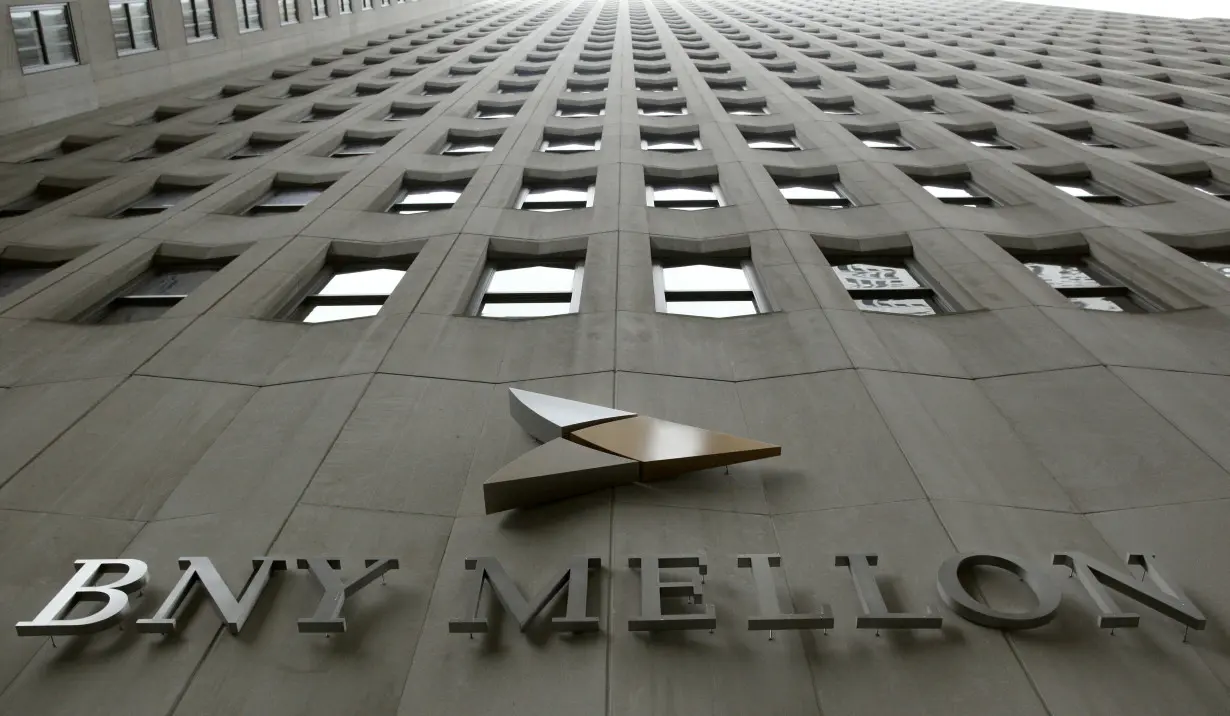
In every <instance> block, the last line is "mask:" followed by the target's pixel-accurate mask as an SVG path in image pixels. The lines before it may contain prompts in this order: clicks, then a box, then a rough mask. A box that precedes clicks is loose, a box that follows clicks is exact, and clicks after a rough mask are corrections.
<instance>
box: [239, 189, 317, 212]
mask: <svg viewBox="0 0 1230 716" xmlns="http://www.w3.org/2000/svg"><path fill="white" fill-rule="evenodd" d="M327 188H329V187H328V185H327V184H326V185H317V186H304V185H299V184H277V183H275V184H274V185H273V188H272V189H270V190H269V191H268V192H266V193H265V195H264V196H262V197H261V198H260V199H258V200H257V201H256V203H255V204H253V205H252V206H250V207H248V210H247V211H245V212H244V214H245V215H247V216H269V215H271V214H293V213H294V212H296V211H299V210H300V209H302V208H303V207H305V206H307V205H308V204H309V203H311V201H312V200H313V199H315V198H316V197H318V196H320V195H321V194H323V193H324V191H325V189H327Z"/></svg>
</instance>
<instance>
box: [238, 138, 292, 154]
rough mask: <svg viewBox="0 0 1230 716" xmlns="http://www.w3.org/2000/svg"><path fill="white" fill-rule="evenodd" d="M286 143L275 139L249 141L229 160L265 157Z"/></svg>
mask: <svg viewBox="0 0 1230 716" xmlns="http://www.w3.org/2000/svg"><path fill="white" fill-rule="evenodd" d="M285 145H286V142H284V141H279V140H274V139H256V138H252V139H249V140H248V142H247V144H244V145H243V146H242V147H240V148H239V149H237V150H235V152H234V153H233V154H231V155H230V156H229V157H227V159H250V158H251V157H263V156H265V155H266V154H270V153H272V152H274V151H276V150H278V149H280V148H281V147H283V146H285Z"/></svg>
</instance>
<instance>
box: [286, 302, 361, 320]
mask: <svg viewBox="0 0 1230 716" xmlns="http://www.w3.org/2000/svg"><path fill="white" fill-rule="evenodd" d="M377 313H380V304H378V303H369V304H364V305H361V306H315V307H314V308H312V310H311V311H308V314H307V315H306V316H304V317H303V322H304V323H328V322H330V321H344V320H346V319H347V318H366V317H368V316H374V315H376V314H377Z"/></svg>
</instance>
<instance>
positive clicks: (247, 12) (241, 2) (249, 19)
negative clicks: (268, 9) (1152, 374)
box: [235, 0, 262, 33]
mask: <svg viewBox="0 0 1230 716" xmlns="http://www.w3.org/2000/svg"><path fill="white" fill-rule="evenodd" d="M235 13H236V14H237V15H238V16H239V31H240V32H241V33H242V32H254V31H256V30H259V29H261V26H262V23H261V0H235Z"/></svg>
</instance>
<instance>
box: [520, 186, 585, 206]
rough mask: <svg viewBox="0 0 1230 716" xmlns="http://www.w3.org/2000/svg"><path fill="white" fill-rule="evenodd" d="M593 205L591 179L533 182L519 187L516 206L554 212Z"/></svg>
mask: <svg viewBox="0 0 1230 716" xmlns="http://www.w3.org/2000/svg"><path fill="white" fill-rule="evenodd" d="M593 205H594V184H593V181H592V180H589V181H586V182H576V183H572V182H569V183H546V182H544V183H534V184H525V185H523V186H522V187H521V193H520V194H519V195H518V196H517V203H516V208H518V209H521V210H523V211H540V212H556V211H570V210H572V209H584V208H586V207H590V206H593Z"/></svg>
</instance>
